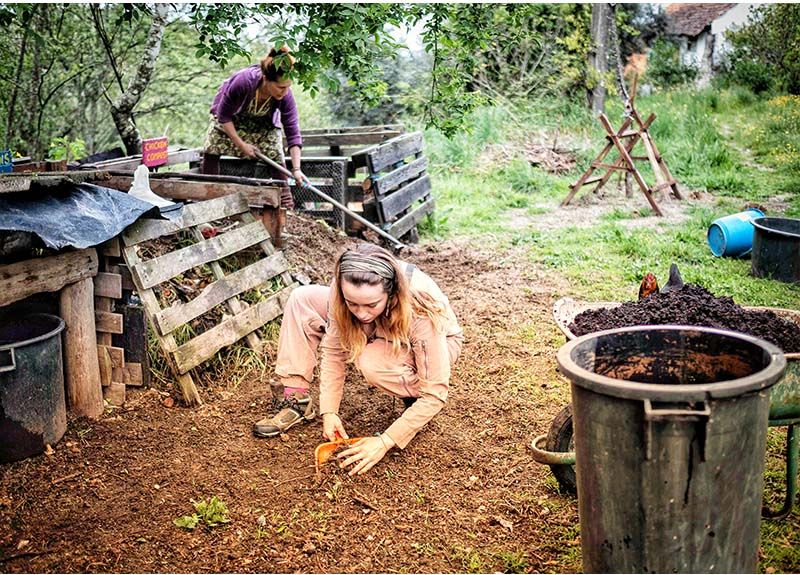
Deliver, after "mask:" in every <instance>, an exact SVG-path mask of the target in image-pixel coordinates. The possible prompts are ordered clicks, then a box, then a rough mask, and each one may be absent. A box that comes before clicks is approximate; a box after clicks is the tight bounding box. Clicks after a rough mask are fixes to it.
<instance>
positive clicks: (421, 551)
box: [411, 542, 436, 555]
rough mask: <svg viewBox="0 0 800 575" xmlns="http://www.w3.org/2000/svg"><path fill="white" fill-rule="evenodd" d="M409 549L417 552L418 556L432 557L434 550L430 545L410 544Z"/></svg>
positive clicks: (426, 543)
mask: <svg viewBox="0 0 800 575" xmlns="http://www.w3.org/2000/svg"><path fill="white" fill-rule="evenodd" d="M411 548H412V549H413V550H414V551H416V552H417V554H418V555H433V553H434V551H435V550H436V549H435V548H434V546H433V544H432V543H428V542H425V543H412V544H411Z"/></svg>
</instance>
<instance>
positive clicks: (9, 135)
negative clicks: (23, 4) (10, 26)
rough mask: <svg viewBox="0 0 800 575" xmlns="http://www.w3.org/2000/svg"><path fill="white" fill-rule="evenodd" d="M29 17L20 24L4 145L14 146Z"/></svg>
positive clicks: (29, 28)
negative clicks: (18, 49)
mask: <svg viewBox="0 0 800 575" xmlns="http://www.w3.org/2000/svg"><path fill="white" fill-rule="evenodd" d="M30 21H31V18H30V15H29V14H28V15H27V17H26V18H25V20H24V21H23V23H22V27H23V28H24V31H23V32H22V42H21V44H20V51H19V59H18V60H17V70H16V72H15V73H14V86H13V88H12V89H11V98H10V99H9V103H8V117H7V119H6V145H7V146H13V145H14V119H15V118H14V113H15V111H16V107H17V94H18V93H19V86H20V85H21V84H22V70H23V66H24V64H25V52H26V46H27V44H28V34H29V32H30V30H31V27H30Z"/></svg>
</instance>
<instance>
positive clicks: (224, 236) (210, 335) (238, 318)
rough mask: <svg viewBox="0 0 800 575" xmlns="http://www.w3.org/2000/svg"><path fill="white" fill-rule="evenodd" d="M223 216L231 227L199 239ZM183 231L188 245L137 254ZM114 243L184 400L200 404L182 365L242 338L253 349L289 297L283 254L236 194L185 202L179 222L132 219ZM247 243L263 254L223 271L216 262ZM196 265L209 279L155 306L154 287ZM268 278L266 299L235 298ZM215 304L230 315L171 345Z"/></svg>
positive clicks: (292, 285)
mask: <svg viewBox="0 0 800 575" xmlns="http://www.w3.org/2000/svg"><path fill="white" fill-rule="evenodd" d="M223 218H232V219H235V220H237V222H238V223H237V225H236V227H235V228H233V229H230V230H228V231H225V232H223V233H220V234H219V235H216V236H214V237H211V238H208V239H206V238H204V237H203V234H202V232H201V230H200V226H201V225H202V224H208V223H210V222H214V221H217V220H221V219H223ZM183 230H187V231H189V232H190V234H191V236H192V237H193V238H194V240H196V243H193V244H192V245H189V246H187V247H184V248H181V249H177V250H175V251H172V252H168V253H165V254H163V255H160V256H158V257H154V258H151V259H148V260H143V259H142V258H141V257H140V251H141V249H140V248H141V247H142V246H143V244H144V243H145V242H148V241H150V240H154V239H157V238H160V237H162V236H168V235H172V234H175V233H178V232H181V231H183ZM122 241H123V244H124V248H123V250H122V253H123V256H124V258H125V261H126V263H127V265H128V267H129V269H130V271H131V276H132V279H133V282H134V284H135V286H136V289H137V291H138V293H139V297H140V298H141V299H142V303H143V304H144V307H145V310H146V313H147V316H148V319H149V320H150V323H151V325H152V326H153V329H154V331H155V334H156V337H157V338H158V341H159V343H160V345H161V348H162V350H163V351H164V352H165V356H166V357H167V362H168V364H169V366H170V368H171V369H172V370H173V373H174V374H175V376H176V378H177V380H178V384H179V386H180V388H181V391H182V392H183V397H184V399H185V401H186V402H187V403H188V404H190V405H197V404H200V403H202V400H201V399H200V394H199V393H198V391H197V387H196V386H195V384H194V380H193V379H192V376H191V374H190V373H189V372H190V370H192V369H193V368H195V367H197V366H199V365H201V364H202V363H203V362H205V361H207V360H208V359H210V358H212V357H213V356H214V355H215V354H216V353H217V352H218V351H220V350H221V349H222V348H224V347H226V346H229V345H231V344H233V343H235V342H237V341H238V340H240V339H242V338H245V340H246V343H247V345H248V346H250V347H251V348H252V349H255V350H258V351H260V350H261V341H260V339H259V338H258V335H257V334H256V333H255V332H256V330H257V329H258V328H260V327H262V326H263V325H265V324H266V323H268V322H270V321H272V320H273V319H275V318H277V317H278V316H279V315H280V314H281V313H283V307H284V305H285V304H286V300H287V299H288V297H289V294H290V293H291V291H292V290H293V289H294V288H295V287H297V284H295V283H293V282H292V279H291V276H290V275H289V272H288V269H289V264H288V262H287V261H286V258H285V257H284V255H283V253H282V252H278V251H276V250H275V248H274V247H273V245H272V243H271V242H270V240H269V233H268V232H267V230H266V228H265V227H264V225H263V223H262V222H260V221H257V220H256V219H255V218H254V217H253V216H252V215H251V213H250V209H249V206H248V202H247V198H246V197H245V196H244V195H243V194H234V195H229V196H224V197H222V198H217V199H213V200H208V201H205V202H199V203H196V204H190V205H187V206H185V207H184V211H183V215H182V218H181V220H180V221H179V222H172V221H167V220H149V219H140V220H139V221H138V222H136V223H135V224H133V225H132V226H130V227H129V228H127V229H126V230H125V232H124V234H123V236H122ZM251 246H258V247H259V248H260V250H261V251H262V252H263V253H264V256H265V257H263V258H261V259H258V260H257V261H256V262H255V263H251V264H250V265H247V266H245V267H243V268H241V269H238V270H236V271H234V272H232V273H229V274H227V275H226V274H225V273H224V272H223V270H222V267H221V265H220V263H219V262H220V260H222V259H224V258H227V257H229V256H231V255H234V254H237V253H238V252H241V251H242V250H245V249H247V248H250V247H251ZM200 266H208V267H209V268H210V269H211V271H212V273H213V276H214V279H215V281H214V282H213V283H211V284H209V285H207V286H206V287H205V288H204V289H203V290H202V291H201V292H200V293H199V294H198V295H197V296H196V297H194V298H193V299H192V300H191V301H188V302H183V303H174V304H173V305H172V306H170V307H167V308H162V307H161V304H160V303H159V300H158V297H157V296H156V293H155V291H154V289H155V288H157V287H158V286H159V285H160V284H163V283H165V282H169V281H170V280H171V279H173V278H175V277H177V276H179V275H181V274H183V273H185V272H187V271H188V270H190V269H192V268H195V267H200ZM273 278H275V279H277V281H278V285H279V286H280V288H279V289H278V290H277V291H276V292H275V293H273V294H272V295H270V296H269V297H268V298H267V299H266V300H262V301H260V302H258V303H255V304H253V305H249V306H248V305H247V304H246V303H245V302H244V301H243V300H241V299H240V297H239V296H240V295H242V294H243V293H245V292H247V291H249V290H252V289H255V288H260V287H262V286H264V285H265V284H266V283H267V282H269V281H270V280H272V279H273ZM220 304H224V305H225V306H226V308H227V311H228V313H229V314H231V315H232V316H233V317H230V318H228V319H223V320H222V321H221V322H220V323H219V324H218V325H216V326H215V327H213V328H211V329H209V330H207V331H205V332H203V333H201V334H199V335H197V336H195V337H193V338H191V339H189V340H188V341H186V342H184V343H182V344H180V345H179V344H178V343H177V341H176V339H175V332H176V330H178V329H179V328H181V327H182V326H184V325H186V324H188V323H189V322H191V321H192V320H194V319H195V318H198V317H200V316H201V315H203V314H205V313H207V312H209V311H210V310H212V309H213V308H214V307H216V306H218V305H220Z"/></svg>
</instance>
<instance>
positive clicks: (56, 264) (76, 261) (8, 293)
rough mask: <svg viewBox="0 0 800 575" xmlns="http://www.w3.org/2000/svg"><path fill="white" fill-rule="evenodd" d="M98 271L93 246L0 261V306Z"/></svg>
mask: <svg viewBox="0 0 800 575" xmlns="http://www.w3.org/2000/svg"><path fill="white" fill-rule="evenodd" d="M95 275H97V251H96V250H95V249H94V248H87V249H84V250H77V251H73V252H66V253H63V254H59V255H57V256H50V257H46V258H34V259H30V260H25V261H21V262H17V263H14V264H8V265H0V307H2V306H5V305H8V304H10V303H13V302H15V301H19V300H21V299H25V298H26V297H29V296H32V295H34V294H37V293H41V292H55V291H58V290H60V289H61V288H63V287H64V286H66V285H69V284H72V283H75V282H77V281H81V280H83V279H86V278H91V277H94V276H95Z"/></svg>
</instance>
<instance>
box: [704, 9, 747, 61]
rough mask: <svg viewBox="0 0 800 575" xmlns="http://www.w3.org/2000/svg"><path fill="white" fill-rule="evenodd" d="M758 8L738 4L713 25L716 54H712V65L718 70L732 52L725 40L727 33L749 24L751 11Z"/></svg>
mask: <svg viewBox="0 0 800 575" xmlns="http://www.w3.org/2000/svg"><path fill="white" fill-rule="evenodd" d="M755 6H757V4H754V3H742V4H737V5H736V6H734V7H733V8H731V9H730V10H728V11H727V12H725V14H723V15H722V16H720V17H719V18H717V19H716V20H714V21H713V22H712V23H711V34H713V35H714V52H713V54H712V65H713V66H714V67H715V68H716V67H718V66H719V65H720V64H722V62H723V61H724V59H725V56H726V55H727V54H729V53H730V51H731V44H730V42H728V40H726V39H725V32H727V31H728V30H738V29H739V28H741V27H742V26H743V25H744V24H746V23H747V20H748V18H749V17H750V9H751V8H753V7H755Z"/></svg>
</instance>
